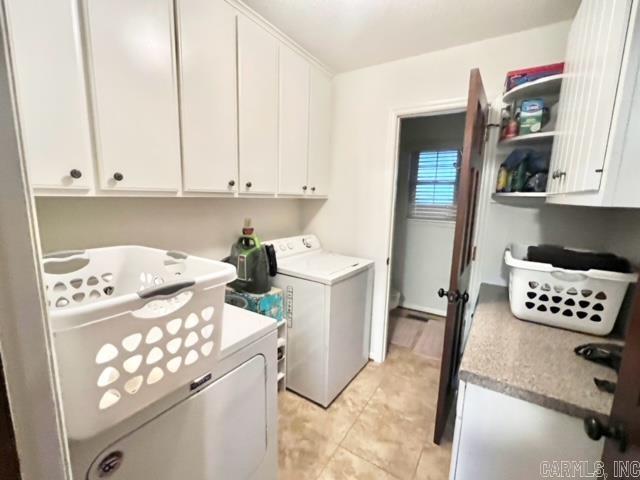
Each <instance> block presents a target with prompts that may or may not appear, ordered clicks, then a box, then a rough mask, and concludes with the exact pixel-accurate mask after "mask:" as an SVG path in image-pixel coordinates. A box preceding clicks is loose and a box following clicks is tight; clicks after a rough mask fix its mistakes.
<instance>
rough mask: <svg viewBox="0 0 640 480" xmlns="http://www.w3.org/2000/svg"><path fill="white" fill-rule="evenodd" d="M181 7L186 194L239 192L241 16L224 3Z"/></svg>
mask: <svg viewBox="0 0 640 480" xmlns="http://www.w3.org/2000/svg"><path fill="white" fill-rule="evenodd" d="M176 7H177V11H176V15H177V17H178V21H177V25H178V48H179V50H178V58H179V61H180V89H181V97H180V99H181V102H180V103H181V109H182V111H181V113H182V155H183V158H182V163H183V167H182V173H183V175H184V178H183V186H184V190H185V191H187V192H234V191H235V190H236V188H237V187H236V185H237V183H238V132H237V115H238V111H237V95H236V11H235V10H234V9H233V8H232V7H231V6H229V4H227V3H226V2H224V1H223V0H179V1H178V2H177V3H176Z"/></svg>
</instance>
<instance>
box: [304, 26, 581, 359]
mask: <svg viewBox="0 0 640 480" xmlns="http://www.w3.org/2000/svg"><path fill="white" fill-rule="evenodd" d="M569 26H570V22H562V23H558V24H554V25H549V26H546V27H542V28H537V29H533V30H528V31H525V32H520V33H516V34H512V35H506V36H503V37H498V38H493V39H489V40H484V41H481V42H477V43H472V44H468V45H463V46H460V47H455V48H451V49H447V50H442V51H438V52H433V53H428V54H425V55H420V56H417V57H412V58H407V59H403V60H400V61H396V62H391V63H387V64H383V65H378V66H375V67H369V68H365V69H361V70H356V71H353V72H348V73H344V74H341V75H338V76H336V77H335V79H334V124H333V155H332V167H333V168H332V171H333V177H332V184H331V189H330V194H329V200H328V201H327V202H325V203H324V204H322V205H320V204H307V205H304V206H303V210H304V223H305V230H306V231H308V232H315V233H317V234H318V235H319V236H320V238H321V239H322V240H323V242H324V243H325V244H326V245H327V246H328V247H330V248H331V249H334V250H336V251H341V252H344V253H348V254H353V255H359V256H363V257H368V258H371V259H373V260H374V261H375V264H376V270H375V274H376V280H375V287H374V313H373V324H372V342H371V345H372V350H371V355H372V358H374V359H376V360H381V359H382V358H383V357H384V353H383V351H384V348H385V347H384V345H383V343H384V342H383V338H384V335H385V332H384V325H385V318H386V311H385V309H386V275H387V265H386V259H387V256H388V255H389V253H390V251H389V231H390V218H391V208H392V198H391V197H392V187H393V181H392V179H393V177H394V161H393V158H391V157H390V156H389V152H390V151H391V150H392V147H391V146H390V144H393V143H394V142H395V138H393V135H391V132H390V131H389V119H390V116H391V113H392V111H393V110H394V109H399V108H405V107H415V106H419V105H424V104H427V103H429V102H435V101H442V100H448V99H459V98H464V97H466V95H467V90H468V80H469V70H470V69H472V68H474V67H478V68H480V71H481V73H482V77H483V80H484V84H485V88H486V90H487V93H488V95H489V98H494V97H495V96H496V95H497V94H498V93H499V92H500V91H501V90H502V85H503V82H504V78H505V74H506V72H507V71H509V70H513V69H516V68H522V67H526V66H532V65H541V64H546V63H552V62H556V61H559V60H562V59H563V58H564V52H565V45H566V40H567V33H568V30H569ZM482 201H487V199H482ZM505 225H507V224H505V223H504V222H496V224H495V226H494V227H493V228H495V229H500V228H511V229H513V225H512V224H511V225H510V227H505ZM495 245H496V248H497V249H499V250H500V251H501V250H502V249H503V248H504V245H499V244H498V242H495ZM494 253H495V252H492V254H494ZM487 254H488V253H487ZM501 255H502V254H501V253H500V255H495V257H494V258H487V259H486V261H487V262H488V263H487V268H488V265H495V267H492V268H497V269H500V265H501V262H502V260H501Z"/></svg>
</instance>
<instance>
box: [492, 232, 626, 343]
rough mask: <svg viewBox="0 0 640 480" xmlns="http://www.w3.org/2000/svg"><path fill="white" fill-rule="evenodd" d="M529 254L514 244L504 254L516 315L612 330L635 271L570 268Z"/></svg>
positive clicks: (571, 327)
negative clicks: (531, 260)
mask: <svg viewBox="0 0 640 480" xmlns="http://www.w3.org/2000/svg"><path fill="white" fill-rule="evenodd" d="M526 258H527V247H526V246H523V245H515V244H512V245H511V246H509V247H508V248H507V250H506V251H505V254H504V261H505V263H506V264H507V265H508V266H509V267H510V269H511V272H510V275H509V302H510V304H511V311H512V312H513V314H514V315H515V316H516V317H518V318H520V319H522V320H530V321H532V322H537V323H544V324H546V325H552V326H554V327H561V328H566V329H568V330H576V331H579V332H585V333H590V334H593V335H607V334H609V333H610V332H611V330H613V326H614V324H615V321H616V317H617V316H618V312H619V311H620V306H621V305H622V300H623V299H624V295H625V293H626V291H627V287H628V285H629V284H630V283H634V282H636V281H637V280H638V274H637V273H617V272H607V271H604V270H587V271H579V270H566V269H562V268H556V267H554V266H553V265H551V264H548V263H538V262H529V261H527V260H525V259H526Z"/></svg>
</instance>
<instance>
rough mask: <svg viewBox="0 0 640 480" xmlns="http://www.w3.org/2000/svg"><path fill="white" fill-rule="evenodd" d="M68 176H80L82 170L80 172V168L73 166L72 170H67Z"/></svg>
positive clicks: (76, 177)
mask: <svg viewBox="0 0 640 480" xmlns="http://www.w3.org/2000/svg"><path fill="white" fill-rule="evenodd" d="M69 176H70V177H71V178H75V179H78V178H80V177H81V176H82V172H81V171H80V170H78V169H76V168H74V169H73V170H71V171H70V172H69Z"/></svg>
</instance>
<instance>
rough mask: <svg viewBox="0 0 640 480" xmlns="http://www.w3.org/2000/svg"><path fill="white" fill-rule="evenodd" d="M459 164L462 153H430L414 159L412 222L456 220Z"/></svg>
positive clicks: (411, 186) (450, 151) (439, 151)
mask: <svg viewBox="0 0 640 480" xmlns="http://www.w3.org/2000/svg"><path fill="white" fill-rule="evenodd" d="M459 162H460V151H459V150H430V151H424V152H418V153H416V154H414V155H413V157H412V161H411V180H410V182H411V183H410V188H409V212H408V213H409V218H420V219H428V220H447V221H454V220H455V218H456V193H457V190H458V165H459Z"/></svg>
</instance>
